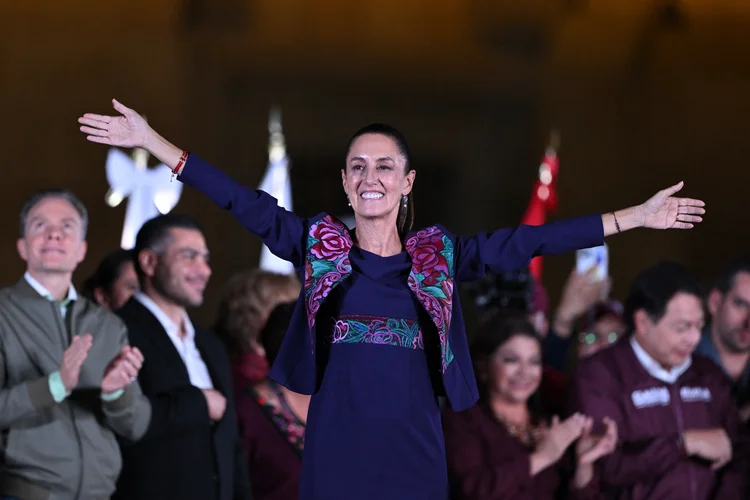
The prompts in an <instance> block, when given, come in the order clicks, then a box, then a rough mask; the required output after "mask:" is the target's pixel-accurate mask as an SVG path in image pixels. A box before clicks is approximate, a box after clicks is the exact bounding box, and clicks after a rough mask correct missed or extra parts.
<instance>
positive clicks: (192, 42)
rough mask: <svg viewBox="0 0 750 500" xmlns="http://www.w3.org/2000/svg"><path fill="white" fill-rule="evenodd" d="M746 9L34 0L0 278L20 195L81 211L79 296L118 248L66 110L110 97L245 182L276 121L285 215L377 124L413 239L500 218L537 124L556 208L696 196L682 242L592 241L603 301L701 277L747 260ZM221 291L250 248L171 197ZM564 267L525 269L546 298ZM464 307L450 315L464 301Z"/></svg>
mask: <svg viewBox="0 0 750 500" xmlns="http://www.w3.org/2000/svg"><path fill="white" fill-rule="evenodd" d="M749 30H750V2H747V1H739V0H734V1H730V0H705V1H698V0H692V1H684V2H660V1H656V0H646V1H639V2H634V1H616V0H588V1H586V0H578V1H576V0H524V1H523V2H518V1H517V0H513V1H509V0H440V1H419V0H398V1H395V0H394V1H385V0H356V1H352V0H317V1H314V2H310V1H302V0H185V1H178V0H170V1H158V0H129V1H127V2H125V1H119V2H117V1H116V2H102V1H93V0H68V1H66V2H56V1H51V0H44V1H37V2H2V3H0V100H1V102H2V110H3V112H2V116H3V120H2V123H0V151H2V154H3V162H2V165H1V168H2V178H3V180H4V195H3V196H2V197H1V198H0V214H1V215H0V216H1V217H2V219H3V227H5V228H6V230H5V231H6V234H7V235H8V236H7V239H6V240H5V244H3V245H0V259H2V262H4V263H5V265H3V266H2V269H1V270H0V282H2V283H4V284H5V283H12V282H14V281H15V280H16V279H18V277H19V276H20V274H21V273H22V272H23V269H24V266H23V263H22V262H21V260H20V259H19V258H18V256H17V254H16V250H15V237H16V236H17V217H18V215H17V214H18V211H19V210H20V207H21V204H22V202H23V200H24V199H25V198H26V197H27V196H28V195H30V194H31V193H32V192H33V191H35V190H37V189H40V188H43V187H47V186H53V185H62V186H66V187H69V188H71V189H73V190H74V191H75V192H76V193H77V194H78V195H79V196H80V197H81V198H82V199H83V201H84V202H85V203H86V204H87V206H88V207H89V209H90V211H91V229H90V232H89V248H90V249H89V257H88V258H87V260H86V261H85V262H84V263H83V265H82V266H81V268H80V269H79V271H78V273H77V275H76V282H77V283H80V282H81V281H82V280H83V278H84V277H85V276H86V275H87V274H88V273H89V272H90V271H92V270H93V267H94V266H95V265H96V263H97V261H98V259H99V257H100V256H101V255H102V254H103V253H104V252H106V251H108V250H110V249H112V248H114V247H116V246H117V245H118V244H119V239H120V231H121V225H122V220H123V216H124V206H125V205H124V204H122V205H121V206H120V207H117V208H110V207H108V206H107V205H105V203H104V194H105V193H106V191H107V183H106V179H105V176H104V160H105V157H106V152H107V149H106V147H104V146H99V145H93V144H89V143H87V142H86V141H85V140H84V138H83V137H82V135H81V134H80V133H79V132H78V125H77V123H76V119H77V117H78V116H79V115H80V114H82V113H83V112H86V111H92V112H99V113H108V112H110V110H111V108H110V104H109V102H110V99H111V98H112V97H117V98H118V99H119V100H120V101H121V102H123V103H124V104H126V105H128V106H131V107H133V108H135V109H136V110H138V111H140V112H142V113H144V114H146V115H147V116H148V118H149V121H150V123H151V124H152V125H153V126H154V128H156V129H157V130H158V131H159V132H160V133H162V134H163V135H164V136H166V137H167V138H169V139H170V140H171V141H173V142H175V143H176V144H178V145H179V146H180V147H183V148H186V149H190V150H192V151H195V152H197V153H198V154H200V155H201V156H203V157H204V158H206V159H208V160H210V161H212V162H214V163H215V164H216V165H218V166H220V167H221V168H222V169H224V170H225V171H227V172H229V173H230V174H231V175H233V176H235V177H236V178H237V179H238V180H240V181H241V182H244V183H247V184H250V185H253V186H256V185H257V184H258V183H259V181H260V178H261V176H262V174H263V171H264V169H265V166H266V161H267V141H268V132H267V121H268V111H269V108H270V107H271V106H272V105H279V106H281V107H282V111H283V120H284V132H285V135H286V140H287V145H288V151H289V154H290V155H291V159H292V162H293V169H292V174H291V175H292V182H293V196H294V204H295V210H296V211H297V212H298V213H300V214H301V215H312V214H315V213H317V212H320V211H322V210H326V211H331V212H333V213H337V214H343V213H345V211H346V208H347V207H346V200H345V197H344V194H343V191H342V189H341V187H340V174H339V169H340V168H341V166H342V165H343V156H344V151H343V149H344V146H345V144H346V141H347V139H348V138H349V136H350V135H351V134H352V132H353V131H354V130H356V129H357V128H358V127H359V126H361V125H363V124H365V123H368V122H371V121H384V122H388V123H391V124H393V125H394V126H396V127H397V128H399V129H401V130H402V132H403V133H404V134H405V135H406V136H407V138H409V140H410V145H411V148H412V152H413V155H414V165H415V167H416V168H417V171H418V175H417V184H416V199H415V200H416V202H417V223H418V225H420V226H421V225H426V224H429V223H432V222H437V221H439V222H442V223H444V224H446V225H447V227H448V228H450V229H451V230H453V231H455V232H457V233H459V234H469V233H472V232H474V231H478V230H484V229H491V228H496V227H500V226H505V225H515V224H517V223H518V222H519V219H520V217H521V215H522V214H523V211H524V209H525V207H526V203H527V201H528V198H529V195H530V191H531V185H532V181H533V179H534V178H535V176H536V173H537V168H538V164H539V161H540V158H541V155H542V153H543V151H544V147H545V145H546V141H547V138H548V136H549V132H550V130H551V129H552V128H558V129H559V130H560V133H561V139H562V144H561V150H560V158H561V175H560V181H559V194H560V210H559V212H558V213H557V214H555V215H554V216H553V218H555V219H556V218H561V217H567V216H573V215H580V214H584V213H589V212H600V211H609V210H612V209H618V208H624V207H626V206H629V205H633V204H637V203H640V202H642V201H644V200H645V199H646V198H647V197H649V196H650V195H652V194H653V193H654V192H655V191H656V190H658V189H661V188H663V187H666V186H668V185H671V184H673V183H675V182H677V181H679V180H684V181H685V183H686V187H685V190H684V192H685V194H686V195H690V196H695V197H700V198H703V199H704V200H705V201H706V203H707V208H708V215H707V217H706V221H705V222H704V223H703V224H702V225H701V226H700V227H699V228H697V229H694V230H693V231H687V232H680V231H672V232H656V231H646V230H639V231H634V232H632V233H628V234H625V235H620V236H616V237H613V238H611V239H610V240H609V241H608V243H609V244H610V248H611V267H612V275H613V279H614V294H615V295H616V296H621V295H622V294H623V293H624V292H625V290H626V287H627V285H628V283H629V281H630V280H631V279H632V278H633V276H634V275H635V273H636V272H638V271H639V270H640V269H642V268H643V267H644V266H647V265H649V264H650V263H652V262H654V261H656V260H659V259H662V258H666V257H670V258H675V259H678V260H680V261H682V262H684V263H686V264H688V265H689V266H690V267H691V268H692V269H694V270H695V272H696V273H697V274H698V275H699V276H700V277H701V278H702V279H703V280H705V281H708V280H710V279H711V278H712V277H713V275H714V273H715V271H716V269H717V268H718V267H719V266H720V265H721V264H722V263H723V262H724V261H725V260H726V259H728V258H730V257H733V256H735V255H737V254H739V253H741V252H742V251H747V250H748V249H750V245H749V243H750V234H748V231H747V216H746V210H745V202H746V192H747V183H748V181H749V180H750V175H748V168H747V165H746V159H747V158H748V157H749V156H750V142H749V141H748V131H749V130H750V128H749V127H748V115H749V114H750V92H749V89H750V56H748V54H750V34H748V33H750V31H749ZM176 211H180V212H187V213H190V214H192V215H194V216H196V217H197V218H198V219H199V220H200V221H201V222H202V223H203V224H204V225H205V227H206V237H207V239H208V243H209V246H210V248H211V250H212V252H213V268H214V276H213V278H212V281H211V284H210V286H209V289H208V293H207V300H206V304H205V305H204V307H202V308H201V309H200V311H197V312H196V316H197V318H198V319H199V321H200V322H203V323H208V322H210V321H212V320H213V315H214V311H215V307H216V300H217V292H218V291H219V289H220V287H221V284H222V283H223V282H224V281H225V280H226V278H228V277H229V275H230V274H231V273H232V272H233V271H236V270H239V269H241V268H244V267H251V266H255V265H256V264H257V262H258V256H259V249H260V244H259V242H258V240H256V239H255V238H254V237H252V236H250V235H249V234H246V233H245V232H244V230H242V229H241V228H240V227H239V225H238V224H236V223H235V222H234V221H233V219H231V217H230V216H229V215H228V214H225V213H222V212H220V211H219V210H218V209H216V208H215V207H213V206H212V205H211V204H210V203H209V202H208V201H207V200H206V199H205V198H204V197H203V196H202V195H200V194H198V193H196V192H194V191H192V190H190V189H186V190H185V191H183V197H182V199H181V201H180V203H179V204H178V206H177V208H176ZM573 262H574V258H573V255H566V256H559V257H551V258H547V259H546V260H545V284H546V285H547V286H548V288H549V290H550V293H551V295H552V297H553V303H554V299H555V298H556V297H557V296H558V295H559V289H560V287H561V285H562V283H563V281H564V278H565V277H566V275H567V273H568V272H569V271H570V269H571V267H572V266H573ZM467 309H468V308H467Z"/></svg>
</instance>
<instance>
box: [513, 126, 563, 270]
mask: <svg viewBox="0 0 750 500" xmlns="http://www.w3.org/2000/svg"><path fill="white" fill-rule="evenodd" d="M558 143H559V139H558V136H557V133H553V134H552V138H551V140H550V144H549V146H548V147H547V151H546V152H545V154H544V158H542V164H541V165H540V167H539V175H538V177H537V180H536V182H534V188H533V190H532V191H531V200H529V206H528V207H527V208H526V213H525V214H524V215H523V218H522V219H521V224H528V225H530V226H540V225H542V224H544V223H545V221H546V219H547V214H548V213H553V212H555V211H556V210H557V175H558V173H559V171H560V162H559V160H558V158H557V148H558ZM529 272H530V273H531V275H532V276H533V277H534V279H535V280H536V282H537V283H541V281H542V257H535V258H534V259H532V261H531V265H530V266H529Z"/></svg>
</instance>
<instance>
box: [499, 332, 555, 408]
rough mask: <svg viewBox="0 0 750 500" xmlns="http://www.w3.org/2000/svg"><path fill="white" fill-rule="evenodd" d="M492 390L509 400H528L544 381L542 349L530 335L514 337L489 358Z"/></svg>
mask: <svg viewBox="0 0 750 500" xmlns="http://www.w3.org/2000/svg"><path fill="white" fill-rule="evenodd" d="M488 378H489V380H488V385H489V387H490V391H491V392H493V393H494V394H496V395H497V396H499V397H500V398H501V399H503V400H504V401H507V402H509V403H526V402H527V401H528V399H529V398H530V397H531V395H532V394H534V393H535V392H536V390H537V389H538V388H539V384H540V383H541V380H542V350H541V346H540V344H539V341H538V340H537V339H535V338H532V337H529V336H528V335H523V334H517V335H514V336H512V337H511V338H510V339H508V341H507V342H505V343H504V344H503V345H501V346H500V347H498V348H497V350H496V351H495V353H494V354H493V355H492V357H491V358H490V359H489V377H488Z"/></svg>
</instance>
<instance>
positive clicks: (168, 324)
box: [133, 291, 195, 340]
mask: <svg viewBox="0 0 750 500" xmlns="http://www.w3.org/2000/svg"><path fill="white" fill-rule="evenodd" d="M133 298H134V299H135V300H137V301H138V302H140V303H141V304H143V307H145V308H146V309H148V310H149V311H151V314H153V315H154V316H155V317H156V319H157V320H158V321H159V323H161V326H163V327H164V330H165V331H166V332H167V334H168V335H169V336H170V337H179V333H180V325H177V324H175V322H174V321H172V320H171V319H170V317H169V316H167V314H166V313H165V312H164V311H162V309H161V307H159V306H158V305H157V304H156V302H154V301H153V300H151V297H149V296H148V295H146V294H145V293H143V292H142V291H137V292H135V294H133ZM182 321H183V325H184V326H185V340H193V339H195V328H194V327H193V323H192V322H191V321H190V317H189V316H188V314H187V312H185V313H184V317H183V320H182Z"/></svg>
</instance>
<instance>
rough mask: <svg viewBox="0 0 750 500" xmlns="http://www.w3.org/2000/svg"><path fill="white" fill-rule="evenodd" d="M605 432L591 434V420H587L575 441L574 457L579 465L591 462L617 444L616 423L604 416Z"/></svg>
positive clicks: (609, 451)
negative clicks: (579, 436)
mask: <svg viewBox="0 0 750 500" xmlns="http://www.w3.org/2000/svg"><path fill="white" fill-rule="evenodd" d="M603 422H604V426H605V429H606V430H605V432H604V434H601V435H592V434H591V430H592V428H593V425H592V423H593V421H591V420H590V421H589V422H588V425H587V426H586V427H585V428H584V430H583V433H582V435H581V438H580V439H579V440H578V442H577V443H576V458H577V460H578V464H579V465H589V464H593V463H594V462H596V461H597V460H599V459H600V458H601V457H603V456H604V455H609V454H610V453H612V452H613V451H614V449H615V447H616V446H617V424H616V423H615V422H614V420H612V419H610V418H607V417H604V420H603Z"/></svg>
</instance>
